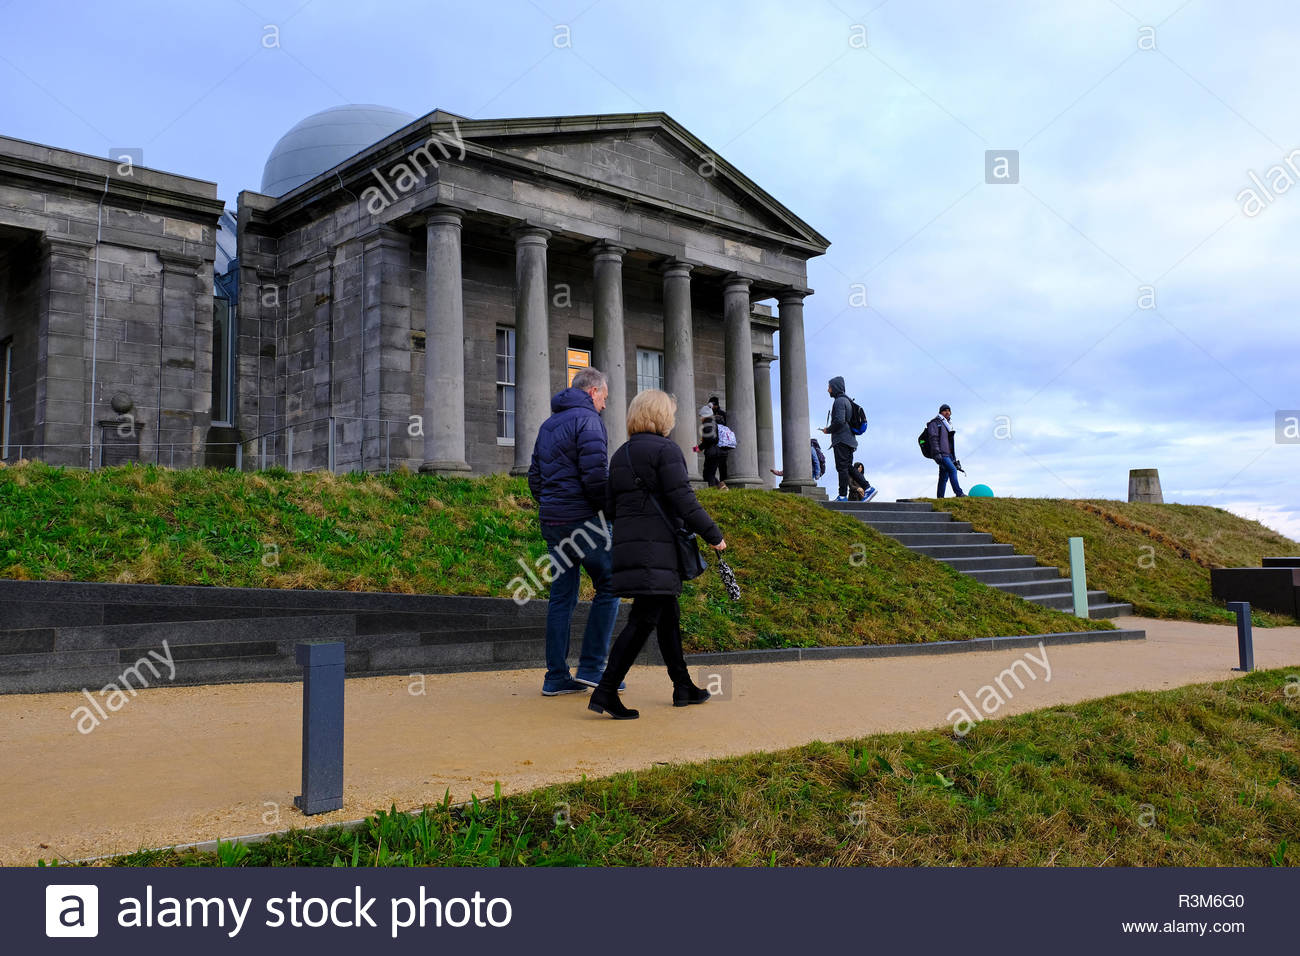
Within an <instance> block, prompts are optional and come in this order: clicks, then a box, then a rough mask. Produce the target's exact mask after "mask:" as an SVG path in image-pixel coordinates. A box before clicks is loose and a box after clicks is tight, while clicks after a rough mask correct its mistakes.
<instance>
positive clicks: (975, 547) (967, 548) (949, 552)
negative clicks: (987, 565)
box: [911, 544, 1016, 561]
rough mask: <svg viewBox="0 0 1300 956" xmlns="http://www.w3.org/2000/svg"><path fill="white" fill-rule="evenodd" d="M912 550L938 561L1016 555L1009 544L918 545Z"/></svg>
mask: <svg viewBox="0 0 1300 956" xmlns="http://www.w3.org/2000/svg"><path fill="white" fill-rule="evenodd" d="M911 550H913V551H915V552H916V553H917V554H923V555H925V556H926V557H927V558H934V559H935V560H937V561H946V560H948V559H949V558H992V557H996V556H1006V557H1009V556H1011V555H1013V554H1015V553H1016V549H1015V548H1013V547H1011V545H1009V544H918V545H914V546H913V547H912V549H911Z"/></svg>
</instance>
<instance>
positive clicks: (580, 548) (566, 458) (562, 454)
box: [528, 368, 619, 697]
mask: <svg viewBox="0 0 1300 956" xmlns="http://www.w3.org/2000/svg"><path fill="white" fill-rule="evenodd" d="M608 398H609V382H608V380H607V379H606V378H605V373H604V372H601V371H600V370H599V369H594V368H584V369H582V370H581V371H580V372H578V374H577V375H575V376H573V385H572V386H570V387H569V388H566V389H565V390H564V391H562V392H560V393H559V394H557V395H556V396H555V397H554V398H552V399H551V412H552V414H551V417H550V418H548V419H547V420H546V421H545V422H543V423H542V427H541V428H540V429H539V430H538V432H537V441H536V443H535V444H534V445H533V460H532V464H531V465H530V466H529V468H528V488H529V490H530V491H531V492H532V493H533V497H534V498H535V499H537V503H538V510H539V513H540V518H541V523H542V537H543V538H544V539H545V540H546V545H547V547H548V548H549V549H550V558H551V563H552V567H553V568H554V569H555V572H554V573H555V577H554V579H553V580H552V581H551V600H550V603H549V605H548V607H547V610H546V678H545V680H543V682H542V694H543V696H546V697H557V696H559V695H561V694H576V693H578V692H579V691H584V690H586V689H587V688H588V687H595V686H596V684H597V683H598V682H599V681H600V675H601V674H602V673H604V670H605V658H606V656H607V655H608V653H609V638H610V635H611V634H613V633H614V622H615V621H616V620H617V618H618V604H619V601H618V595H617V594H615V593H614V590H613V573H614V572H613V568H612V567H611V565H610V542H611V540H612V535H611V534H610V532H609V521H610V519H609V517H608V515H605V514H603V509H604V507H605V497H606V491H607V489H608V483H609V471H608V466H607V464H606V462H607V457H606V456H607V452H608V448H609V439H608V438H607V436H606V433H605V423H604V422H603V421H601V418H600V413H601V412H603V411H604V410H605V402H606V401H607V400H608ZM583 568H586V569H587V574H588V576H590V578H591V583H592V584H593V585H594V586H595V588H596V596H595V598H594V599H593V600H592V602H591V613H590V614H589V615H588V617H587V627H586V631H585V632H584V633H583V638H582V656H581V658H580V659H579V662H578V675H577V677H576V678H574V677H573V676H571V675H570V673H569V660H568V657H569V626H570V624H571V622H572V621H573V609H574V608H575V607H576V606H577V604H578V585H579V584H580V583H581V578H582V569H583Z"/></svg>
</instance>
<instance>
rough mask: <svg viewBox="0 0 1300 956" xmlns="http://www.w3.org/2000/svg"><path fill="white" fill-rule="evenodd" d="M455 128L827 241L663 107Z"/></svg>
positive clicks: (654, 193)
mask: <svg viewBox="0 0 1300 956" xmlns="http://www.w3.org/2000/svg"><path fill="white" fill-rule="evenodd" d="M460 129H461V134H462V135H463V136H464V138H465V140H466V141H467V142H469V143H474V144H478V145H481V146H485V147H488V148H490V149H491V150H492V151H493V153H494V154H495V155H497V156H499V157H503V158H505V157H515V158H517V159H519V160H521V161H522V162H524V163H527V164H528V165H529V166H531V167H534V168H536V167H541V168H542V171H543V173H545V172H548V171H549V172H552V173H554V174H556V175H559V176H562V177H564V178H566V179H568V180H570V181H578V182H581V183H585V184H587V185H589V186H591V187H592V188H596V189H599V188H601V187H608V188H609V189H610V190H611V191H618V192H620V193H622V194H627V193H632V194H635V195H636V196H638V197H642V198H644V199H645V200H646V201H649V202H654V203H659V204H665V205H668V206H672V207H676V208H678V209H681V210H684V211H688V212H689V211H693V212H697V213H701V214H704V215H706V216H709V217H713V218H716V219H721V220H724V221H726V222H729V223H734V224H736V225H737V226H739V227H741V228H748V229H752V230H755V231H759V232H763V233H767V234H769V235H771V234H775V235H779V236H783V237H788V238H789V239H790V240H793V241H794V242H795V243H798V244H801V245H805V246H810V247H816V250H817V251H818V252H820V251H822V250H824V249H825V248H826V247H827V246H829V244H830V243H829V241H828V240H826V239H825V238H824V237H823V236H821V235H820V234H819V233H818V232H817V231H816V230H814V229H813V228H812V227H811V226H809V225H808V224H807V223H805V222H803V220H801V219H800V218H799V217H798V216H796V215H795V214H794V213H793V212H791V211H790V210H789V209H787V208H786V207H784V206H783V205H781V204H780V203H779V202H777V201H776V200H775V199H773V198H772V197H771V196H770V195H769V194H768V193H766V192H765V191H764V190H762V189H761V188H759V187H758V186H757V185H756V184H755V183H753V182H752V181H751V180H749V179H748V177H746V176H744V175H743V174H742V173H740V172H739V171H738V170H736V169H735V168H734V167H733V166H731V164H730V163H728V162H727V161H726V160H725V159H723V158H722V157H720V156H717V155H716V154H714V153H713V152H712V151H711V150H709V149H708V147H707V146H705V144H704V143H702V142H700V141H699V140H698V139H696V138H695V137H694V136H692V135H691V134H690V133H689V132H687V131H686V130H685V129H684V128H683V127H682V126H681V125H680V124H678V123H677V122H676V121H674V120H673V119H672V118H671V117H668V116H667V115H665V114H662V113H653V114H629V115H627V116H590V117H558V118H551V119H528V120H469V121H464V122H461V123H460Z"/></svg>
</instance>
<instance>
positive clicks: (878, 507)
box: [822, 501, 934, 513]
mask: <svg viewBox="0 0 1300 956" xmlns="http://www.w3.org/2000/svg"><path fill="white" fill-rule="evenodd" d="M822 507H823V508H830V509H831V510H832V511H879V512H882V513H883V512H893V513H899V512H930V511H934V505H932V504H930V503H929V502H925V501H823V502H822Z"/></svg>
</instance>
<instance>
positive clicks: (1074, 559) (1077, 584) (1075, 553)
mask: <svg viewBox="0 0 1300 956" xmlns="http://www.w3.org/2000/svg"><path fill="white" fill-rule="evenodd" d="M1070 586H1071V589H1072V590H1073V592H1074V616H1075V617H1084V618H1086V617H1087V616H1088V574H1087V572H1086V571H1085V570H1084V566H1083V539H1082V538H1071V539H1070Z"/></svg>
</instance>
